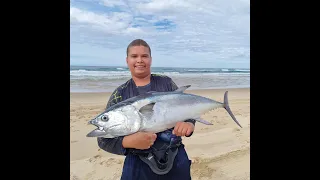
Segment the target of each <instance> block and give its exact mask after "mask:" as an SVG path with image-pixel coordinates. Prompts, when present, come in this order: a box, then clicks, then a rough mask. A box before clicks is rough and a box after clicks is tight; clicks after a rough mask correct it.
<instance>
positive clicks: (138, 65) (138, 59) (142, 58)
mask: <svg viewBox="0 0 320 180" xmlns="http://www.w3.org/2000/svg"><path fill="white" fill-rule="evenodd" d="M126 60H127V65H128V67H129V69H130V71H131V74H132V75H133V76H136V77H145V76H147V75H149V74H150V73H151V70H150V67H151V61H152V58H151V56H150V52H149V49H148V48H147V47H145V46H132V47H130V48H129V52H128V56H127V59H126Z"/></svg>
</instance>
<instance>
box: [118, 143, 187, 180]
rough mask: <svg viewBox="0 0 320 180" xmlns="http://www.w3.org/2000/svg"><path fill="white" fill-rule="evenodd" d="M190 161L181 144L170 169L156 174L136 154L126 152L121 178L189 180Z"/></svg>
mask: <svg viewBox="0 0 320 180" xmlns="http://www.w3.org/2000/svg"><path fill="white" fill-rule="evenodd" d="M190 165H191V161H190V160H189V158H188V155H187V153H186V151H185V149H184V147H183V146H181V147H180V148H179V150H178V154H177V156H176V158H175V160H174V164H173V166H172V169H171V171H170V172H169V173H168V174H165V175H157V174H155V173H153V172H152V170H151V169H150V168H149V166H148V165H147V164H146V163H144V162H143V161H141V160H140V159H139V157H138V156H135V155H132V154H128V155H127V157H126V158H125V161H124V165H123V171H122V176H121V180H150V179H152V180H161V179H163V180H166V179H168V180H173V179H174V180H176V179H179V180H191V175H190Z"/></svg>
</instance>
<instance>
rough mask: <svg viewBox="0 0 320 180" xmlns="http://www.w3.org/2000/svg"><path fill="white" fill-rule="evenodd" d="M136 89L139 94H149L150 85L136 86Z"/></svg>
mask: <svg viewBox="0 0 320 180" xmlns="http://www.w3.org/2000/svg"><path fill="white" fill-rule="evenodd" d="M137 89H138V92H139V94H143V93H146V92H149V91H151V84H150V83H149V84H147V85H145V86H137Z"/></svg>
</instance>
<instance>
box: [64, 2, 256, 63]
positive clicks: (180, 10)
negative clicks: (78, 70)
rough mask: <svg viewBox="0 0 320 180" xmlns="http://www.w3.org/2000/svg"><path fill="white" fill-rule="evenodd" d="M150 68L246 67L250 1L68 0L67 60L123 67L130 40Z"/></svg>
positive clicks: (248, 52)
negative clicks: (147, 54)
mask: <svg viewBox="0 0 320 180" xmlns="http://www.w3.org/2000/svg"><path fill="white" fill-rule="evenodd" d="M138 38H139V39H143V40H145V41H146V42H147V43H148V44H149V45H150V47H151V53H152V54H151V55H152V60H153V61H152V66H153V67H192V68H197V67H199V68H201V67H206V68H250V1H249V0H70V50H71V51H70V64H71V65H93V66H99V65H102V66H126V61H125V58H126V48H127V46H128V44H129V43H130V42H131V41H132V40H134V39H138Z"/></svg>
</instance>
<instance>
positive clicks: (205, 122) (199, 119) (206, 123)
mask: <svg viewBox="0 0 320 180" xmlns="http://www.w3.org/2000/svg"><path fill="white" fill-rule="evenodd" d="M194 120H196V121H198V122H201V123H202V124H205V125H213V124H212V123H211V122H208V121H206V120H203V119H201V118H196V119H194Z"/></svg>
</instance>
